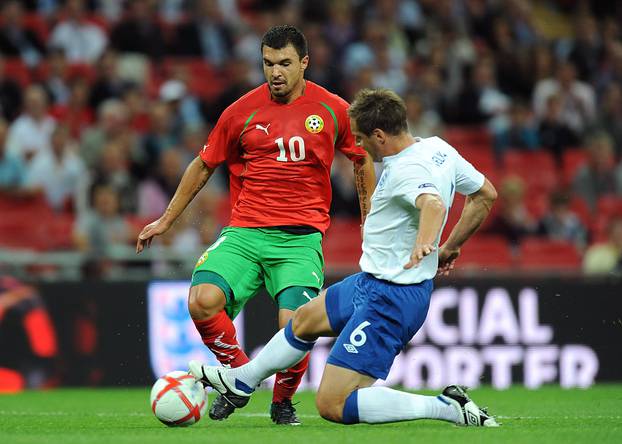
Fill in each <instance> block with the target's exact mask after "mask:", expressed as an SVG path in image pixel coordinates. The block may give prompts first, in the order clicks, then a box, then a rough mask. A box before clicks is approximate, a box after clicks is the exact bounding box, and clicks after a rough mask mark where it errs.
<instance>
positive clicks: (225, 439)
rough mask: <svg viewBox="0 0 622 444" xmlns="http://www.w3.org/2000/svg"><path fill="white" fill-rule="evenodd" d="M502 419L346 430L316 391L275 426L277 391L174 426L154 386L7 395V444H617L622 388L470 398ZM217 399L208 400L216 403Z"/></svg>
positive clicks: (0, 403)
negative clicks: (294, 418) (293, 418)
mask: <svg viewBox="0 0 622 444" xmlns="http://www.w3.org/2000/svg"><path fill="white" fill-rule="evenodd" d="M471 395H472V397H473V399H474V400H475V401H476V402H478V403H479V405H480V406H489V407H490V412H491V413H493V414H496V415H497V416H498V417H499V421H500V422H501V423H502V426H501V427H500V428H498V429H479V428H478V429H476V428H463V427H457V426H454V425H451V424H448V423H444V422H437V421H414V422H404V423H399V424H383V425H374V426H372V425H366V424H360V425H355V426H342V425H336V424H331V423H329V422H326V421H324V420H323V419H321V418H320V417H319V416H318V415H317V413H316V411H315V406H314V395H313V393H309V392H306V393H300V394H298V395H297V396H296V400H297V401H300V404H298V405H297V409H298V412H299V413H300V416H301V419H302V421H303V423H304V424H303V425H302V426H300V427H283V426H275V425H273V424H272V423H271V422H270V418H269V417H268V414H267V411H268V407H269V403H270V393H269V392H266V391H261V392H258V393H257V394H256V395H255V396H254V398H253V400H252V401H251V402H250V403H249V405H248V406H247V407H246V408H245V409H243V410H240V411H238V412H237V413H236V414H235V415H234V416H232V417H231V418H229V420H227V421H223V422H214V421H211V420H210V419H209V418H207V417H206V418H203V419H202V420H201V421H200V422H199V423H198V424H195V425H194V426H192V427H188V428H168V427H166V426H164V425H162V424H161V423H160V422H158V421H157V420H156V419H155V417H154V416H153V415H152V414H151V411H150V409H149V391H148V389H73V390H51V391H40V392H27V393H22V394H17V395H2V396H0V442H1V443H3V444H20V443H37V444H55V443H60V444H70V443H93V444H96V443H114V444H125V443H147V444H156V443H173V444H184V443H193V444H207V443H215V444H226V443H235V444H242V443H252V444H263V443H271V444H272V443H281V442H282V443H291V444H303V443H313V444H322V443H331V444H335V443H353V444H384V443H407V442H413V443H424V444H432V443H444V444H447V443H453V442H458V443H460V442H465V443H536V444H544V443H564V444H568V443H575V442H576V443H594V444H595V443H598V444H602V443H614V442H615V443H620V442H622V385H620V384H618V385H613V384H612V385H599V386H596V387H594V388H591V389H589V390H562V389H559V388H555V387H545V388H542V389H540V390H526V389H522V388H513V389H511V390H507V391H501V392H499V391H494V390H491V389H489V388H480V389H476V390H472V391H471ZM212 396H213V395H210V398H211V397H212Z"/></svg>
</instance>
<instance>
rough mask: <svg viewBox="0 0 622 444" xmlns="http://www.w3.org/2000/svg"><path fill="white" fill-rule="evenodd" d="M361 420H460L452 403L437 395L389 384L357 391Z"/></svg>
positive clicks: (372, 422) (380, 421) (377, 421)
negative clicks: (398, 388)
mask: <svg viewBox="0 0 622 444" xmlns="http://www.w3.org/2000/svg"><path fill="white" fill-rule="evenodd" d="M358 417H359V422H366V423H370V424H375V423H382V422H395V421H408V420H413V419H441V420H443V421H450V422H454V423H455V422H458V421H459V420H460V414H459V413H458V410H457V409H456V408H455V407H454V406H453V405H451V404H447V403H446V402H445V401H441V400H440V399H439V398H438V397H436V396H423V395H415V394H414V393H407V392H401V391H399V390H393V389H390V388H387V387H366V388H362V389H359V390H358Z"/></svg>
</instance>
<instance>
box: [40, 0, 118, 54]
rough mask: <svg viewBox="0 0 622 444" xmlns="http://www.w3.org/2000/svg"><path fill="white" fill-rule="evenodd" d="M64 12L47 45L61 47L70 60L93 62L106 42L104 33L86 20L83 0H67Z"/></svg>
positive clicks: (101, 51) (104, 47) (102, 50)
mask: <svg viewBox="0 0 622 444" xmlns="http://www.w3.org/2000/svg"><path fill="white" fill-rule="evenodd" d="M64 12H65V14H64V19H63V20H61V21H60V22H59V23H58V24H57V25H56V26H55V27H54V29H53V30H52V34H51V36H50V42H49V46H50V47H51V48H62V49H63V50H64V51H65V54H66V55H67V58H68V60H69V61H70V62H73V63H93V62H95V61H96V60H97V59H98V58H99V57H100V56H101V55H102V53H103V52H104V49H106V45H107V44H108V38H107V36H106V34H105V33H104V32H103V31H102V30H101V29H100V28H99V27H98V26H96V25H94V24H92V23H89V21H88V20H87V18H86V12H85V6H84V0H67V1H66V2H65V11H64Z"/></svg>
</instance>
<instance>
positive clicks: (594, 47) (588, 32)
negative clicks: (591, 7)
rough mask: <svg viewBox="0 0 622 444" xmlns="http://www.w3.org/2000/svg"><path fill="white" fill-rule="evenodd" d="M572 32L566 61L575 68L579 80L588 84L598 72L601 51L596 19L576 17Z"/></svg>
mask: <svg viewBox="0 0 622 444" xmlns="http://www.w3.org/2000/svg"><path fill="white" fill-rule="evenodd" d="M574 31H575V32H574V41H573V42H572V43H571V48H570V53H569V54H568V60H570V61H571V62H572V63H573V64H574V66H576V67H577V72H578V75H579V78H580V79H581V80H583V81H585V82H589V81H591V80H594V78H593V77H594V76H595V74H596V73H597V72H598V68H599V65H600V59H601V55H602V51H603V47H602V41H601V38H600V35H599V32H598V25H597V23H596V19H595V18H594V17H593V16H591V15H586V14H580V15H578V17H577V18H576V20H575V30H574Z"/></svg>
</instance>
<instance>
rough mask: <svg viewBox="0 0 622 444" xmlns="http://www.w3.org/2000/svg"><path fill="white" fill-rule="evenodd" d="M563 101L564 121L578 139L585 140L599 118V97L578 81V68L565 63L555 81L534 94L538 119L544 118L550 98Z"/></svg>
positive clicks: (538, 87) (548, 81) (546, 81)
mask: <svg viewBox="0 0 622 444" xmlns="http://www.w3.org/2000/svg"><path fill="white" fill-rule="evenodd" d="M552 95H557V96H558V97H559V100H560V108H561V110H560V120H561V121H562V122H563V123H564V124H565V125H567V126H568V127H569V128H570V129H571V130H572V131H573V132H574V134H575V135H577V136H582V135H583V134H584V133H585V131H586V130H587V129H588V127H589V125H591V124H592V123H593V121H594V119H595V117H596V97H595V94H594V88H592V86H591V85H589V84H587V83H584V82H581V81H579V80H577V73H576V69H575V67H574V65H573V64H572V63H570V62H562V63H560V64H559V66H558V67H557V72H556V76H555V78H549V79H544V80H541V81H539V82H538V83H537V84H536V87H535V90H534V93H533V108H534V111H535V113H536V116H537V117H540V118H541V117H543V116H544V114H545V112H546V104H547V101H548V99H549V97H550V96H552Z"/></svg>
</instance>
